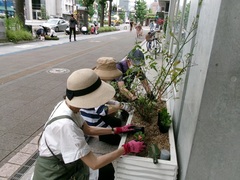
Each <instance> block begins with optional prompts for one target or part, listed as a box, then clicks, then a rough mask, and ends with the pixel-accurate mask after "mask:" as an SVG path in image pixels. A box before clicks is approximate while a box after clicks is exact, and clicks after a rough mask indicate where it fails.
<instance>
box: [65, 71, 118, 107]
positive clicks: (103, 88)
mask: <svg viewBox="0 0 240 180" xmlns="http://www.w3.org/2000/svg"><path fill="white" fill-rule="evenodd" d="M114 95H115V90H114V88H113V87H112V86H111V85H109V84H107V83H105V82H104V81H102V80H100V78H99V77H98V76H97V74H96V73H95V72H94V71H93V70H92V69H80V70H77V71H74V72H73V73H72V74H71V75H70V76H69V77H68V79H67V90H66V101H67V103H68V104H69V105H71V106H73V107H77V108H93V107H97V106H100V105H102V104H105V103H106V102H107V101H109V100H110V99H111V98H113V96H114Z"/></svg>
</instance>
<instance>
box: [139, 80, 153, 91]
mask: <svg viewBox="0 0 240 180" xmlns="http://www.w3.org/2000/svg"><path fill="white" fill-rule="evenodd" d="M141 83H142V85H143V87H144V89H145V91H146V92H147V93H151V88H150V86H149V84H148V81H147V79H144V80H141Z"/></svg>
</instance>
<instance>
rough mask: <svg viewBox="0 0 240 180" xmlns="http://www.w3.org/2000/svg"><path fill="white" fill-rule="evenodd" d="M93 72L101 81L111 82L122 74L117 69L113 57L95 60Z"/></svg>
mask: <svg viewBox="0 0 240 180" xmlns="http://www.w3.org/2000/svg"><path fill="white" fill-rule="evenodd" d="M94 72H95V73H96V74H97V75H98V76H99V77H100V78H101V79H102V80H103V81H111V80H113V79H116V78H117V77H119V76H121V75H122V72H121V71H120V70H119V69H117V67H116V61H115V59H113V57H100V58H99V59H98V60H97V66H96V68H95V69H94Z"/></svg>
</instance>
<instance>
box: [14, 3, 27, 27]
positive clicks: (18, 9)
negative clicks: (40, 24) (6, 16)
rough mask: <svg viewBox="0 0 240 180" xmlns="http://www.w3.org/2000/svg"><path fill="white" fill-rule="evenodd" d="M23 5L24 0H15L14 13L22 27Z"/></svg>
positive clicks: (23, 19) (23, 22)
mask: <svg viewBox="0 0 240 180" xmlns="http://www.w3.org/2000/svg"><path fill="white" fill-rule="evenodd" d="M24 4H25V0H15V13H16V16H17V17H18V19H19V21H20V23H22V25H25V18H24Z"/></svg>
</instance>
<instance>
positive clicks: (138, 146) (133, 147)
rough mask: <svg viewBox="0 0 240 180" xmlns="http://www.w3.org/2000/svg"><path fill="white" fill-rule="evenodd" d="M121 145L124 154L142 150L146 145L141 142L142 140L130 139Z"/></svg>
mask: <svg viewBox="0 0 240 180" xmlns="http://www.w3.org/2000/svg"><path fill="white" fill-rule="evenodd" d="M122 147H123V148H124V155H125V154H128V153H130V152H133V153H139V152H141V151H142V150H144V148H145V147H146V146H145V145H144V142H142V141H135V140H131V141H129V142H128V143H126V144H123V145H122Z"/></svg>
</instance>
